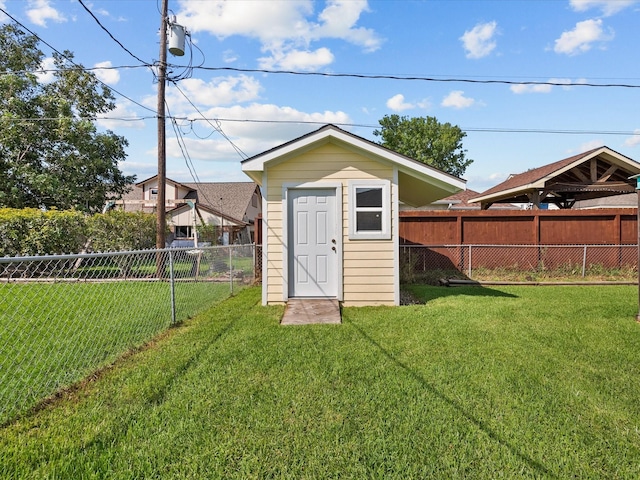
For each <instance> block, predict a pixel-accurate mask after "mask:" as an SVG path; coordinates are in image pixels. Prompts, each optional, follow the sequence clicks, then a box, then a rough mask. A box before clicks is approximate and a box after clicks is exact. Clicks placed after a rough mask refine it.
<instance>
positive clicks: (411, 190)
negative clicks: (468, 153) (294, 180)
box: [242, 125, 466, 207]
mask: <svg viewBox="0 0 640 480" xmlns="http://www.w3.org/2000/svg"><path fill="white" fill-rule="evenodd" d="M327 143H333V144H336V145H339V146H341V147H343V148H346V149H349V150H351V151H354V152H355V153H358V154H360V155H364V156H366V157H368V158H371V159H372V160H375V161H378V162H380V163H383V164H386V165H390V166H393V167H394V168H397V171H398V188H399V199H400V201H401V202H403V203H406V204H408V205H411V206H414V207H417V206H422V205H426V204H428V203H431V202H434V201H436V200H439V199H441V198H444V197H447V196H449V195H453V194H454V193H457V192H459V191H461V190H464V189H465V185H466V181H465V180H463V179H461V178H458V177H454V176H453V175H449V174H448V173H445V172H443V171H441V170H438V169H436V168H433V167H431V166H429V165H425V164H424V163H421V162H418V161H416V160H413V159H411V158H409V157H406V156H404V155H401V154H399V153H396V152H394V151H392V150H389V149H387V148H385V147H383V146H381V145H378V144H377V143H374V142H370V141H369V140H366V139H364V138H362V137H358V136H357V135H353V134H351V133H349V132H346V131H344V130H342V129H340V128H337V127H335V126H333V125H326V126H324V127H322V128H320V129H319V130H316V131H315V132H312V133H310V134H307V135H304V136H302V137H300V138H298V139H296V140H293V141H291V142H288V143H285V144H283V145H281V146H279V147H276V148H273V149H271V150H268V151H266V152H264V153H261V154H259V155H256V156H254V157H251V158H248V159H246V160H243V162H242V170H243V171H244V172H245V173H246V174H247V175H248V176H249V177H251V179H252V180H253V181H254V182H256V183H258V184H262V174H263V172H264V171H265V170H266V169H267V167H269V166H273V165H277V164H279V163H282V162H286V161H287V160H289V159H291V158H293V157H295V156H298V155H301V154H303V153H305V152H307V151H309V150H312V149H315V148H318V147H320V146H322V145H324V144H327Z"/></svg>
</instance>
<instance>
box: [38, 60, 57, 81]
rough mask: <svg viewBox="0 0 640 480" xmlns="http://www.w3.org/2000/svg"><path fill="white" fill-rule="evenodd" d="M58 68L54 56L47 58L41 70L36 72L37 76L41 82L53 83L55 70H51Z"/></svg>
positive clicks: (41, 65)
mask: <svg viewBox="0 0 640 480" xmlns="http://www.w3.org/2000/svg"><path fill="white" fill-rule="evenodd" d="M55 68H56V65H55V62H54V60H53V57H47V58H45V59H44V60H43V61H42V63H41V64H40V69H41V70H40V71H39V72H36V77H38V81H39V82H40V83H51V82H53V81H54V80H55V78H56V75H55V72H53V71H50V70H53V69H55Z"/></svg>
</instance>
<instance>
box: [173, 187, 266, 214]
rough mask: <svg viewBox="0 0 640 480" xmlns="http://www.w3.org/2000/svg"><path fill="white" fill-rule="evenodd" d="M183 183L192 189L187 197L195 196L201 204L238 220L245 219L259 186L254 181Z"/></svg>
mask: <svg viewBox="0 0 640 480" xmlns="http://www.w3.org/2000/svg"><path fill="white" fill-rule="evenodd" d="M183 185H184V186H186V187H188V188H191V189H192V191H191V192H190V193H189V194H187V196H186V198H195V199H196V200H197V201H198V203H199V204H202V205H206V206H208V207H209V208H212V209H214V210H216V211H219V212H221V213H223V214H225V215H227V216H229V217H232V218H236V219H238V220H244V214H245V212H246V211H247V206H248V205H250V204H251V197H252V196H253V192H255V190H256V187H257V185H256V184H255V183H254V182H201V183H183ZM220 199H222V201H221V200H220Z"/></svg>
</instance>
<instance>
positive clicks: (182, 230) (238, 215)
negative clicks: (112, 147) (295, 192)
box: [112, 176, 262, 245]
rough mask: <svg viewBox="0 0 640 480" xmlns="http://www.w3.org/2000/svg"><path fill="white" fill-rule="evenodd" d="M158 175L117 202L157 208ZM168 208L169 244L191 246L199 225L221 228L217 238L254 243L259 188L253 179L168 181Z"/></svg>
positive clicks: (149, 209)
mask: <svg viewBox="0 0 640 480" xmlns="http://www.w3.org/2000/svg"><path fill="white" fill-rule="evenodd" d="M157 195H158V180H157V176H153V177H151V178H148V179H146V180H143V181H141V182H139V183H136V184H135V185H134V186H133V189H132V190H131V191H130V192H129V193H128V194H126V195H125V196H124V197H123V198H122V199H121V200H117V201H114V202H113V203H112V205H113V206H118V207H119V208H122V209H123V210H125V211H145V212H149V213H153V212H155V211H156V204H157ZM165 197H166V198H165V201H166V203H165V208H166V212H167V213H166V215H167V223H168V224H169V226H170V228H171V235H170V237H169V238H167V242H168V243H173V244H174V245H182V244H184V245H188V244H190V243H192V242H194V241H195V236H196V225H201V224H204V225H212V226H214V227H217V228H218V229H219V234H220V236H219V238H218V241H220V242H223V243H225V244H228V243H252V242H253V241H254V225H255V219H256V217H257V216H258V215H259V214H260V212H261V208H262V196H261V194H260V188H259V187H258V185H256V184H255V183H254V182H227V183H206V182H202V183H179V182H176V181H174V180H171V179H167V181H166V189H165Z"/></svg>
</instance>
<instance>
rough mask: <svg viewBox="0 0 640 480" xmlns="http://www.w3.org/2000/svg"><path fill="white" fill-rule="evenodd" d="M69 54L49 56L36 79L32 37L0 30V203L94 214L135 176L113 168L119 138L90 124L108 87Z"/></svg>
mask: <svg viewBox="0 0 640 480" xmlns="http://www.w3.org/2000/svg"><path fill="white" fill-rule="evenodd" d="M72 59H73V55H72V53H71V52H68V51H65V52H64V53H63V54H57V53H55V54H54V56H53V60H54V68H55V70H56V72H55V74H54V80H53V81H52V82H49V83H43V82H41V81H39V78H38V76H37V75H36V74H35V73H34V72H36V71H38V70H39V69H41V65H42V62H43V60H44V54H43V53H42V51H40V50H39V49H38V40H37V38H35V37H34V36H33V35H27V34H25V33H24V32H23V31H21V30H20V29H18V28H17V27H15V26H13V25H9V24H7V25H3V26H1V27H0V206H1V207H12V208H26V207H32V208H44V209H48V208H58V209H61V210H62V209H72V208H73V209H78V210H82V211H86V212H96V211H99V210H100V209H101V208H102V206H103V205H104V203H105V200H106V199H107V198H108V197H109V196H116V197H119V196H121V195H122V194H123V193H125V192H126V191H127V188H128V187H127V186H128V185H130V184H131V183H132V182H133V181H134V180H135V177H133V176H125V175H124V174H123V173H122V172H121V171H120V170H119V168H118V162H119V161H122V160H124V159H125V158H126V153H125V148H126V147H127V145H128V142H127V140H126V139H125V138H124V137H121V136H118V135H115V134H114V133H113V132H111V131H106V132H104V133H102V132H98V131H97V129H96V125H95V120H96V118H97V116H98V115H102V114H105V113H107V112H109V111H111V110H113V109H114V108H115V103H114V98H113V95H112V93H111V91H110V90H109V89H108V88H107V87H106V86H104V85H102V84H101V83H100V82H99V81H98V80H97V79H96V77H95V75H94V74H93V73H91V72H87V71H85V70H83V69H82V68H78V67H77V66H75V65H73V63H72Z"/></svg>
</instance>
